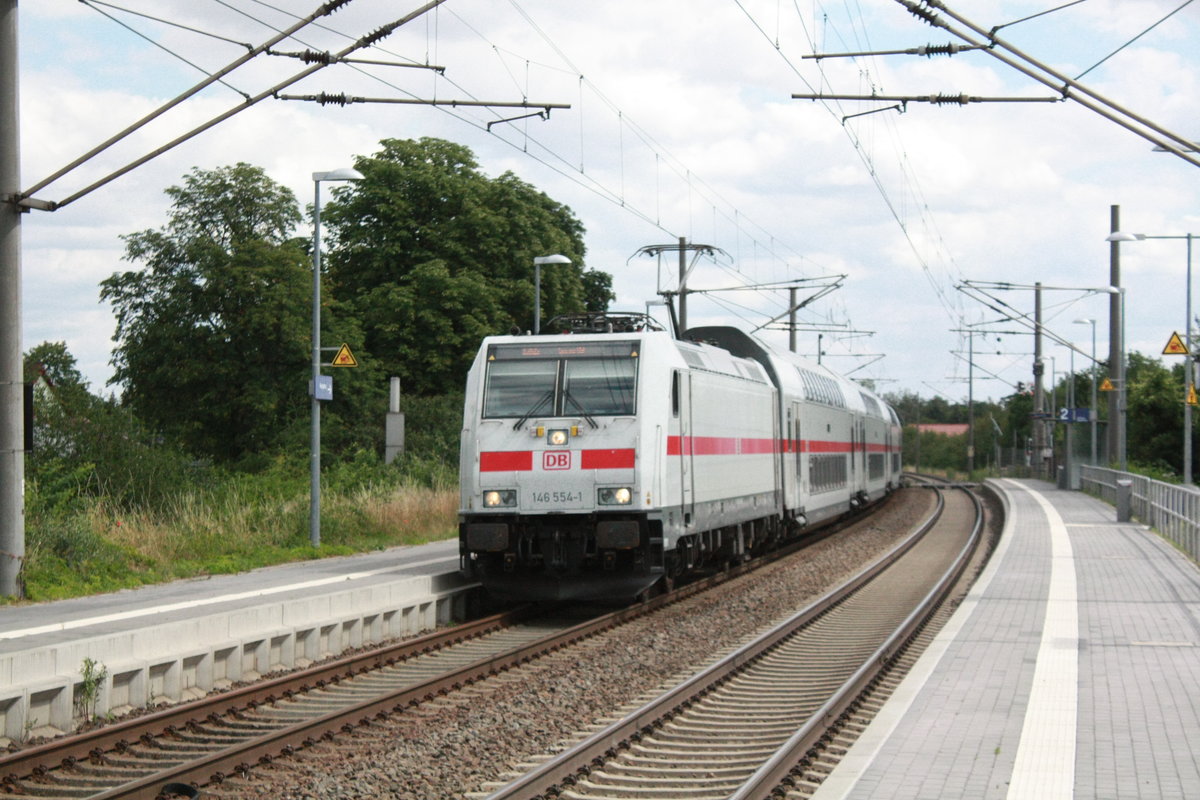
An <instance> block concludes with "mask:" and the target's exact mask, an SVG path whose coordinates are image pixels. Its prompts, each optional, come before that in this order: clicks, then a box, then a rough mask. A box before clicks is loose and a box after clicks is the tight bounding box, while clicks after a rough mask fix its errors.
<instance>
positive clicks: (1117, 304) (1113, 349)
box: [1108, 205, 1125, 471]
mask: <svg viewBox="0 0 1200 800" xmlns="http://www.w3.org/2000/svg"><path fill="white" fill-rule="evenodd" d="M1109 227H1110V228H1111V231H1110V233H1116V232H1118V231H1119V230H1121V207H1120V206H1118V205H1114V206H1111V207H1110V209H1109ZM1108 263H1109V267H1108V272H1109V278H1108V285H1109V286H1112V287H1114V288H1116V289H1120V287H1121V243H1120V242H1118V241H1114V242H1112V243H1111V244H1109V247H1108ZM1124 297H1125V295H1124V294H1123V293H1121V292H1119V291H1118V292H1117V293H1115V294H1110V295H1109V297H1108V319H1109V325H1108V374H1109V375H1110V376H1112V380H1113V383H1115V384H1116V386H1115V387H1114V388H1115V389H1116V391H1114V392H1113V393H1112V395H1113V396H1115V397H1116V400H1117V402H1116V407H1115V408H1114V407H1113V402H1112V399H1111V397H1110V399H1109V404H1108V463H1110V464H1112V463H1114V462H1116V463H1117V464H1119V465H1120V468H1121V470H1122V471H1124V469H1125V464H1124V461H1125V357H1124V341H1123V338H1124V337H1123V336H1122V335H1121V334H1122V331H1121V328H1122V325H1123V324H1124V314H1122V309H1121V306H1122V302H1123V300H1124Z"/></svg>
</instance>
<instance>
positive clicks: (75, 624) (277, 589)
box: [0, 556, 458, 639]
mask: <svg viewBox="0 0 1200 800" xmlns="http://www.w3.org/2000/svg"><path fill="white" fill-rule="evenodd" d="M457 558H458V556H452V557H451V558H446V557H442V558H430V559H426V560H424V561H414V562H412V563H410V564H397V565H392V566H390V567H385V568H383V569H372V570H365V571H363V572H347V573H346V574H345V575H335V576H332V577H329V578H315V579H313V580H310V581H301V582H300V583H289V584H285V585H283V586H272V587H269V588H266V589H253V590H251V591H248V592H237V593H234V594H225V595H221V596H219V597H204V598H201V599H198V600H185V601H182V602H179V603H171V604H169V605H164V606H154V607H152V608H138V609H133V610H131V611H118V612H116V613H113V614H104V615H102V616H98V617H87V618H85V619H73V620H67V621H66V622H54V623H51V624H49V625H39V626H38V627H36V628H22V629H19V630H12V631H0V639H20V638H21V637H23V636H36V635H38V634H42V633H57V632H59V631H68V630H72V629H74V628H86V627H88V626H89V625H102V624H104V623H106V622H116V621H118V620H123V619H135V618H137V617H148V616H150V615H152V614H163V613H165V612H168V611H179V610H181V609H186V608H197V607H199V606H207V605H213V604H215V603H228V602H230V601H234V600H244V599H246V598H248V597H266V596H268V595H273V594H281V593H283V592H292V591H296V590H298V589H312V588H314V587H317V586H327V585H329V584H331V583H342V582H345V581H354V580H361V579H363V578H370V577H373V576H375V575H383V574H384V573H387V572H396V571H397V570H401V569H412V568H413V567H424V566H427V565H429V564H437V563H439V562H442V561H449V560H451V559H453V560H457Z"/></svg>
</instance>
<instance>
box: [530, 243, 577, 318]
mask: <svg viewBox="0 0 1200 800" xmlns="http://www.w3.org/2000/svg"><path fill="white" fill-rule="evenodd" d="M570 263H571V259H569V258H567V257H566V256H562V255H559V254H558V253H555V254H554V255H552V256H538V257H537V258H535V259H533V332H534V334H537V333H540V332H541V330H542V264H570Z"/></svg>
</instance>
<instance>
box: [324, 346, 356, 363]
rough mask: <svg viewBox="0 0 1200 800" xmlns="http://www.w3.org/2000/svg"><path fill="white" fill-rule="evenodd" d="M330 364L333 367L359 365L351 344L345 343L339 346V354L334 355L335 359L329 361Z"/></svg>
mask: <svg viewBox="0 0 1200 800" xmlns="http://www.w3.org/2000/svg"><path fill="white" fill-rule="evenodd" d="M329 365H330V366H331V367H357V366H358V361H357V360H356V359H355V358H354V354H353V353H351V352H350V345H348V344H343V345H342V346H341V347H339V348H338V351H337V355H335V356H334V357H333V361H331V362H329Z"/></svg>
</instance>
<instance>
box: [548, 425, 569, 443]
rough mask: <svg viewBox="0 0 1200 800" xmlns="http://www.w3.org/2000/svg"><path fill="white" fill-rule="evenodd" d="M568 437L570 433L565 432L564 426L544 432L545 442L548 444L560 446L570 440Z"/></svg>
mask: <svg viewBox="0 0 1200 800" xmlns="http://www.w3.org/2000/svg"><path fill="white" fill-rule="evenodd" d="M570 439H571V434H570V433H568V432H567V429H566V428H552V429H551V430H550V432H549V433H547V434H546V444H550V445H558V446H560V447H561V446H562V445H564V444H566V443H567V442H568V441H570Z"/></svg>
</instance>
